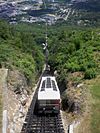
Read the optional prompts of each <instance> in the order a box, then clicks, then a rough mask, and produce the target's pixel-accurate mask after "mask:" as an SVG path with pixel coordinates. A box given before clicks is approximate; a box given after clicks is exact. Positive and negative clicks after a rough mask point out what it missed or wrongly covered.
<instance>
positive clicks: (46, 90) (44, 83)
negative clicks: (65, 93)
mask: <svg viewBox="0 0 100 133" xmlns="http://www.w3.org/2000/svg"><path fill="white" fill-rule="evenodd" d="M46 99H49V100H55V99H60V91H59V89H58V86H57V82H56V80H55V77H53V76H46V77H42V80H41V83H40V87H39V91H38V100H46Z"/></svg>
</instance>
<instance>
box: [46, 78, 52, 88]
mask: <svg viewBox="0 0 100 133" xmlns="http://www.w3.org/2000/svg"><path fill="white" fill-rule="evenodd" d="M46 88H51V80H50V78H47V84H46Z"/></svg>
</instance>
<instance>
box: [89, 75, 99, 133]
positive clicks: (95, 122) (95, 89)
mask: <svg viewBox="0 0 100 133" xmlns="http://www.w3.org/2000/svg"><path fill="white" fill-rule="evenodd" d="M90 90H91V93H92V99H93V101H92V115H91V133H100V77H99V78H97V79H96V80H93V82H92V83H91V85H90Z"/></svg>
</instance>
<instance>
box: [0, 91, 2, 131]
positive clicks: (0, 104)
mask: <svg viewBox="0 0 100 133" xmlns="http://www.w3.org/2000/svg"><path fill="white" fill-rule="evenodd" d="M0 92H1V90H0ZM1 129H2V94H1V93H0V132H1Z"/></svg>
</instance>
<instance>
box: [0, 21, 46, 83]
mask: <svg viewBox="0 0 100 133" xmlns="http://www.w3.org/2000/svg"><path fill="white" fill-rule="evenodd" d="M39 34H41V31H36V27H34V26H33V27H30V26H29V27H28V25H23V24H20V25H17V26H11V25H9V24H8V23H7V22H5V21H0V67H6V68H9V69H11V70H13V69H18V70H19V71H20V72H22V73H23V74H24V75H25V77H26V78H27V80H28V84H30V83H32V84H34V81H35V80H36V77H37V75H38V74H39V73H41V71H42V69H43V65H44V55H43V51H42V48H41V46H40V44H41V43H42V41H43V37H42V36H41V35H39Z"/></svg>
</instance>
